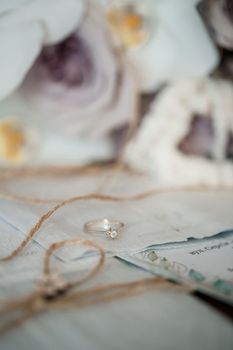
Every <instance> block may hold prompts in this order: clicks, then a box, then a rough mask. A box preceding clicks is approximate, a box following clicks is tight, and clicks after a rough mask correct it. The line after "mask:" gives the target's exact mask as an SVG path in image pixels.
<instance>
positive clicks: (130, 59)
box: [0, 0, 233, 187]
mask: <svg viewBox="0 0 233 350" xmlns="http://www.w3.org/2000/svg"><path fill="white" fill-rule="evenodd" d="M0 49H1V55H0V172H2V173H3V172H4V171H6V170H7V171H9V170H10V171H15V170H17V169H27V168H28V167H30V168H32V167H54V166H56V167H63V168H64V167H73V166H85V165H89V164H93V163H94V164H96V163H97V164H112V163H114V162H115V161H116V160H117V159H119V157H120V159H121V161H122V162H123V163H124V165H125V166H126V167H127V168H129V169H131V170H132V171H136V172H139V173H143V174H144V173H145V174H147V175H149V176H150V178H151V181H152V183H153V184H154V185H156V186H158V187H161V186H162V187H163V186H189V185H198V186H199V185H204V186H206V185H207V186H208V185H210V186H216V187H217V186H229V187H231V186H233V163H232V159H233V85H232V78H233V56H232V50H233V2H232V0H203V1H198V0H144V1H139V0H134V1H133V0H132V1H130V0H125V1H123V0H122V1H121V0H119V1H117V0H109V1H108V0H106V1H101V0H89V1H84V0H83V1H82V0H67V1H62V0H10V1H7V0H1V3H0Z"/></svg>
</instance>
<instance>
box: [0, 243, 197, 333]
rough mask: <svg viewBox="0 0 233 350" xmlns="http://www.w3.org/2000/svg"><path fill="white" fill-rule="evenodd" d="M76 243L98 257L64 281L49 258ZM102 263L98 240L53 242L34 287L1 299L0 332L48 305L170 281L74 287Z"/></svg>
mask: <svg viewBox="0 0 233 350" xmlns="http://www.w3.org/2000/svg"><path fill="white" fill-rule="evenodd" d="M79 244H82V245H85V246H88V247H90V248H94V249H96V250H97V251H98V253H99V259H98V261H97V263H96V264H95V265H94V267H93V268H92V269H91V270H90V271H89V272H88V273H87V274H86V276H84V277H82V278H81V279H78V280H76V281H71V282H67V281H65V279H64V278H63V277H62V276H60V275H57V274H55V273H53V271H52V270H51V268H50V259H51V257H52V255H53V253H54V251H55V250H58V249H61V248H63V247H65V246H72V245H79ZM103 265H104V250H103V249H102V248H101V247H100V246H99V245H98V244H97V243H94V242H92V241H89V240H82V239H80V238H73V239H69V240H64V241H61V242H58V243H53V244H52V245H51V246H50V247H49V248H48V250H47V251H46V253H45V256H44V262H43V273H42V278H41V280H40V281H39V283H38V285H37V287H36V289H35V291H33V292H32V293H30V294H29V295H27V296H25V297H22V298H20V299H18V300H10V301H7V302H5V303H3V304H2V305H1V303H0V316H2V318H3V320H2V322H1V323H0V334H1V335H3V334H5V333H6V332H8V331H10V330H12V329H13V328H15V327H18V326H20V325H22V324H23V323H25V322H26V321H28V320H29V319H31V318H32V317H33V316H36V315H37V314H40V313H42V312H45V311H47V310H49V309H53V310H54V309H56V310H58V309H63V308H67V307H77V308H83V307H87V306H91V305H94V304H97V303H105V302H110V301H113V300H116V299H120V298H125V297H128V296H132V295H136V294H139V293H143V292H145V291H147V290H149V289H151V288H156V287H157V288H158V287H160V288H161V287H165V286H167V285H168V283H169V282H167V281H166V280H165V279H164V278H160V277H156V278H155V277H154V278H145V279H141V280H137V281H132V282H126V283H111V284H107V285H100V286H97V287H89V288H86V289H84V290H79V291H77V290H76V289H77V287H79V286H81V285H82V284H83V283H85V282H87V281H88V280H89V279H91V278H92V277H94V276H95V275H96V274H97V273H98V272H99V271H100V269H101V268H102V267H103ZM169 285H170V286H172V290H178V291H182V292H190V291H191V289H190V288H186V287H180V286H177V285H174V284H171V283H169Z"/></svg>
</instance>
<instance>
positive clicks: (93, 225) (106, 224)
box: [83, 219, 125, 239]
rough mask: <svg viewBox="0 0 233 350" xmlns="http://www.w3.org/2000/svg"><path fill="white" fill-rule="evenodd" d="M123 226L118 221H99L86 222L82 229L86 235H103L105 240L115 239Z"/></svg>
mask: <svg viewBox="0 0 233 350" xmlns="http://www.w3.org/2000/svg"><path fill="white" fill-rule="evenodd" d="M124 226H125V224H124V223H123V222H121V221H118V220H111V219H100V220H91V221H88V222H86V223H85V225H84V227H83V228H84V232H86V233H105V235H106V237H107V238H111V239H116V238H117V237H118V235H119V232H120V231H121V230H122V229H123V227H124Z"/></svg>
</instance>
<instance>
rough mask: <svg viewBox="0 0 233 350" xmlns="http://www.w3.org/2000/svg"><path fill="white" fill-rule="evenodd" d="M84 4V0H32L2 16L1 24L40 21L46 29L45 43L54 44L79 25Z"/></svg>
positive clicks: (9, 24)
mask: <svg viewBox="0 0 233 350" xmlns="http://www.w3.org/2000/svg"><path fill="white" fill-rule="evenodd" d="M84 6H85V2H84V1H83V0H66V1H64V0H31V1H30V2H29V3H28V2H26V3H25V6H21V7H20V8H19V9H18V10H16V11H13V12H11V13H9V14H8V15H6V16H4V18H1V25H2V26H7V27H8V26H11V25H16V24H19V23H25V22H33V21H38V22H40V23H41V24H42V27H43V29H44V40H43V42H44V44H53V43H56V42H58V41H60V40H62V39H64V38H65V37H66V36H67V35H69V34H70V33H71V32H72V31H73V30H74V29H75V28H77V27H78V25H79V23H80V19H81V18H82V15H83V12H84Z"/></svg>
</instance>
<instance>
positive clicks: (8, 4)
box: [0, 0, 32, 15]
mask: <svg viewBox="0 0 233 350" xmlns="http://www.w3.org/2000/svg"><path fill="white" fill-rule="evenodd" d="M31 1H32V0H1V2H0V15H2V14H5V13H6V12H8V11H12V10H16V9H18V8H19V7H20V6H22V5H25V4H26V3H29V2H31Z"/></svg>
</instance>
